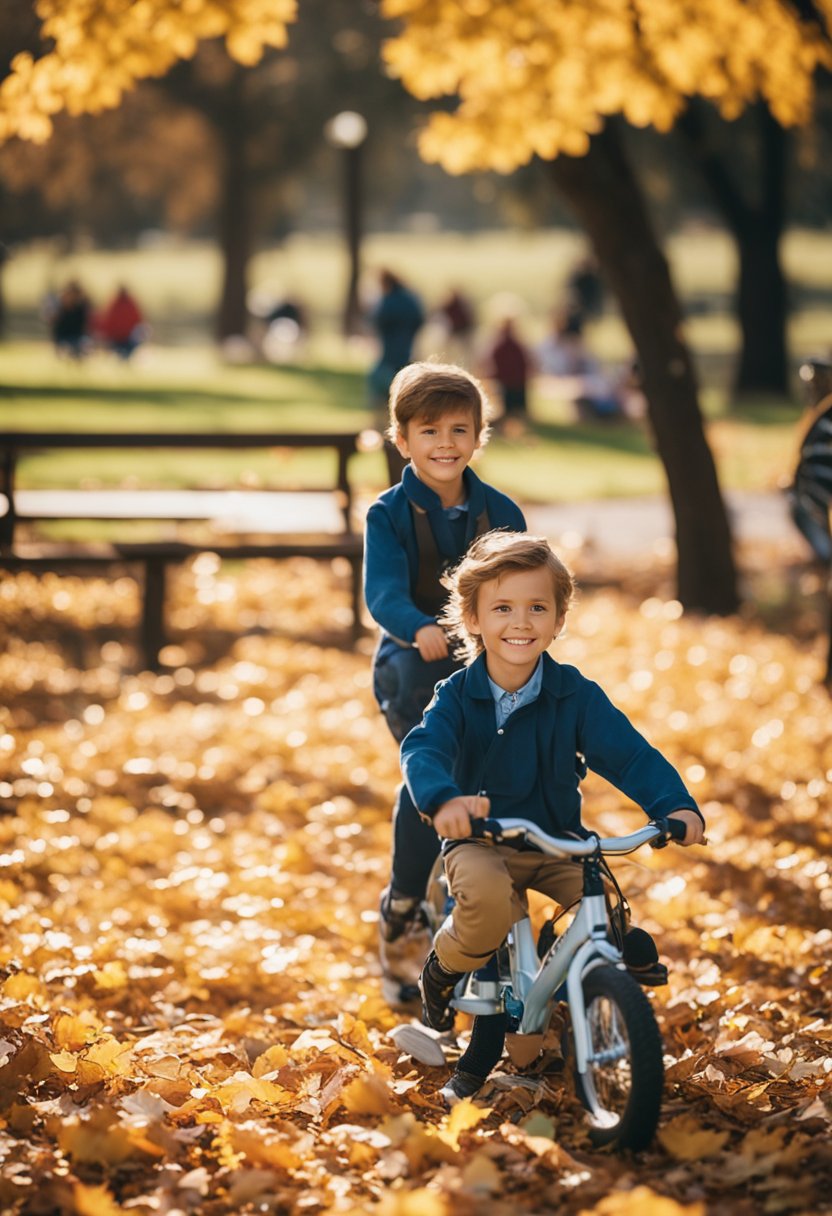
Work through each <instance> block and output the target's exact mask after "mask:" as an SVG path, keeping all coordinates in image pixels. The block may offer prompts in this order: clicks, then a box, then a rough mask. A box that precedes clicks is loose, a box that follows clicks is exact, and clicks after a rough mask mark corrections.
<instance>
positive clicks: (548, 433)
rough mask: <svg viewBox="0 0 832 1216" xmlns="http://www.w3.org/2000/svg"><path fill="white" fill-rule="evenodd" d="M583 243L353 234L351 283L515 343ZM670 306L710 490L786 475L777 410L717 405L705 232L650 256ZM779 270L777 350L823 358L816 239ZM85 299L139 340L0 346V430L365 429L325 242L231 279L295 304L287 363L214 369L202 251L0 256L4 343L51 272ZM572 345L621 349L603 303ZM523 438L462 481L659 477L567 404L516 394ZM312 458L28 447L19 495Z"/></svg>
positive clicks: (34, 304) (31, 324) (790, 443)
mask: <svg viewBox="0 0 832 1216" xmlns="http://www.w3.org/2000/svg"><path fill="white" fill-rule="evenodd" d="M583 248H584V244H583V240H582V238H581V236H580V235H579V234H577V233H574V232H567V231H554V230H553V231H547V232H534V233H524V232H517V231H508V232H491V233H487V232H486V233H476V234H471V235H463V234H459V233H422V234H419V233H407V234H404V233H403V234H392V235H386V236H371V237H368V239H367V241H366V244H365V248H364V254H365V257H364V261H365V266H366V267H367V268H368V280H369V279H370V278H371V275H370V274H369V272H370V271H371V270H372V269H373V268H377V267H379V266H381V265H385V264H387V265H391V266H394V267H395V268H397V269H398V270H399V271H400V272H401V273H402V274H403V275H404V276H405V277H406V278H408V279H409V280H410V281H411V282H412V283H413V285H414V286H415V287H416V288H417V289H419V290H420V291H421V292H422V294H423V296H424V299H425V302H426V304H427V305H428V307H431V306H434V305H435V304H436V303H437V301H438V299H439V297H440V295H441V294H442V293H443V292H444V291H445V290H446V289H447V288H448V287H449V286H452V285H462V286H464V288H465V290H466V291H467V292H468V293H469V294H470V295H471V297H472V299H473V301H474V302H475V304H476V307H477V310H478V316H479V320H480V323H481V326H482V330H483V332H486V331H487V330H488V329H489V327H490V326H491V325H492V324H493V322H494V320H495V319H496V318H497V317H498V316H499V315H500V313H501V310H503V309H504V308H506V307H507V306H510V305H511V306H513V307H515V308H516V309H517V311H518V313H519V317H520V321H519V325H520V328H521V332H522V334H523V336H524V337H525V338H526V339H527V340H528V341H530V342H534V341H535V340H537V339H539V338H540V337H542V335H543V333H544V332H545V329H546V327H547V325H548V318H549V315H550V313H551V310H552V308H553V307H554V306H555V305H556V303H557V302H558V301H559V300H560V299H561V298H562V293H563V289H564V284H565V280H566V277H567V274H568V272H569V270H570V268H571V267H572V266H573V265H574V263H575V261H576V259H577V257H578V256H579V255H580V253H581V252H582V250H583ZM667 252H668V258H669V260H670V264H671V268H672V272H673V275H674V278H675V281H676V283H677V287H678V290H679V293H680V296H681V298H682V301H683V303H684V304H686V305H687V306H688V314H689V315H688V320H687V321H686V334H687V337H688V340H689V342H690V345H691V349H692V351H693V353H694V357H695V359H696V362H697V365H698V369H699V374H700V380H701V383H702V385H703V389H702V398H701V399H702V405H703V410H704V413H705V415H706V418H707V426H708V435H709V440H710V442H711V446H712V448H713V451H714V454H715V457H716V460H717V465H718V470H719V473H720V478H721V481H722V484H723V487H725V488H731V489H769V488H772V487H774V486H776V485H777V484H778V482H779V481H781V480H783V479H784V478H786V477H788V476H789V475H790V473H791V471H792V464H793V461H794V450H795V434H796V424H797V418H798V415H799V409H798V407H797V406H795V405H792V404H790V403H789V402H786V401H782V402H776V401H775V402H771V401H768V402H766V401H760V402H755V403H751V404H744V405H743V406H742V407H741V408H739V407H738V408H733V409H732V408H731V402H730V394H729V391H728V387H727V386H728V385H729V384H730V378H731V374H732V367H733V362H734V359H735V355H736V349H737V344H738V340H739V335H738V330H737V325H736V321H735V318H734V317H733V315H732V312H731V293H732V291H733V290H734V283H735V277H736V261H735V254H734V249H733V246H732V244H731V242H730V241H729V240H728V239H727V237H726V236H725V235H724V234H723V233H720V232H718V231H713V230H702V231H696V232H693V231H688V232H686V233H682V234H680V235H677V236H673V237H671V238H670V239H669V241H668V243H667ZM784 261H785V265H786V268H787V272H788V274H789V278H790V283H791V285H792V288H793V291H794V297H795V300H796V301H797V304H798V308H797V311H795V313H794V314H793V317H792V319H791V328H790V340H791V345H792V353H793V355H794V356H795V357H800V356H804V355H806V354H808V353H810V352H812V351H817V350H822V349H824V348H828V346H829V341H830V333H832V324H830V321H831V320H832V317H830V311H832V308H830V307H827V304H826V299H825V297H824V292H828V290H829V287H828V285H829V283H830V282H832V236H828V235H827V234H825V233H814V232H792V233H789V235H788V237H787V239H786V241H785V243H784ZM73 275H75V276H78V277H80V278H81V279H82V281H83V282H84V283H85V284H86V285H87V287H88V289H89V291H90V292H91V294H92V296H93V299H94V301H96V302H97V303H100V302H102V301H103V299H104V298H106V296H107V295H108V294H109V293H110V292H111V291H112V289H113V288H114V286H115V285H116V284H117V283H118V282H120V281H125V282H127V283H128V284H129V285H130V286H131V288H133V289H134V290H135V291H136V293H137V295H138V297H139V299H140V300H141V302H142V305H143V306H144V308H145V309H146V311H147V314H148V316H149V318H150V320H151V323H152V326H153V342H152V343H151V344H150V345H149V346H148V347H147V348H145V349H143V350H142V351H141V352H140V355H139V357H138V358H137V359H136V360H135V361H134V362H132V363H130V364H128V365H127V366H124V365H121V364H119V363H117V362H115V361H113V360H111V359H109V358H108V357H106V356H104V355H101V354H97V355H95V356H94V357H92V358H90V359H89V360H87V361H86V362H85V363H83V364H81V365H80V366H75V365H71V364H68V363H66V362H62V361H59V360H58V359H56V358H55V356H54V354H53V353H52V351H51V349H50V347H49V346H48V345H47V344H46V343H45V341H42V340H40V341H34V340H29V339H27V338H20V339H14V340H11V341H8V342H6V343H5V344H3V345H0V384H2V385H3V386H4V387H3V388H2V389H0V392H2V396H0V429H15V428H18V429H43V430H48V429H57V430H61V429H68V430H96V429H101V430H118V429H123V430H124V431H125V432H131V431H141V430H164V429H165V428H169V429H171V430H190V429H193V430H208V431H211V432H213V433H222V432H224V431H245V430H257V431H262V430H269V429H273V430H275V431H283V430H314V429H322V430H324V429H326V430H330V429H335V430H360V429H362V428H364V427H366V426H367V425H368V424H370V423H371V422H372V419H371V417H370V413H369V411H368V409H367V398H366V389H365V376H366V369H367V367H368V366H369V364H370V362H371V359H372V357H373V353H374V346H373V343H372V341H371V339H370V337H369V335H367V336H365V337H364V338H363V339H362V338H359V339H357V340H355V341H351V342H350V343H347V342H345V341H344V340H343V339H342V338H341V337H340V335H339V332H338V315H339V310H340V307H341V303H342V301H343V294H344V285H345V277H346V262H345V257H344V249H343V242H342V241H341V240H340V238H338V237H337V235H326V234H323V235H308V234H307V235H297V236H294V237H291V238H290V239H288V240H287V241H285V242H284V243H283V244H282V245H281V246H280V247H279V248H276V249H271V250H266V251H263V252H262V253H260V254H259V255H258V256H257V257H256V258H255V260H254V263H253V266H252V275H251V285H252V286H253V287H259V288H268V289H270V290H272V291H273V292H274V294H275V295H278V294H280V293H281V292H288V293H293V294H298V295H299V296H300V297H301V298H302V299H303V300H304V302H305V303H306V304H307V305H308V308H309V311H310V315H311V319H312V332H311V336H310V340H309V343H308V345H307V347H306V349H305V351H304V352H303V357H302V361H301V360H299V361H298V363H296V364H293V365H291V366H273V365H267V364H260V363H253V364H247V365H236V364H234V365H232V364H229V363H227V362H223V360H222V359H221V358H220V357H219V356H218V354H217V353H216V351H215V350H214V349H213V348H212V347H211V345H210V342H209V335H210V329H211V312H212V309H213V307H214V302H215V300H216V298H217V293H218V290H219V281H220V262H219V256H218V253H217V251H216V249H215V248H213V247H211V246H208V245H205V244H197V243H188V244H183V245H174V244H170V245H168V246H167V247H164V248H149V249H143V250H139V251H129V252H125V251H120V252H113V251H106V250H95V251H87V252H83V253H78V254H73V255H66V254H64V253H61V254H59V253H57V252H56V247H55V246H54V245H50V244H49V243H44V244H42V245H39V246H33V247H31V248H29V249H26V250H21V251H16V252H15V256H14V257H13V258H12V259H11V260H10V262H9V264H8V266H7V268H6V271H5V275H4V284H5V293H6V301H7V308H8V313H9V318H10V329H11V332H12V334H15V333H18V334H24V333H28V334H29V335H32V334H38V333H43V330H44V327H43V323H42V322H41V321H39V320H38V317H37V311H38V306H39V303H40V301H41V300H42V299H43V296H44V294H45V293H46V292H47V291H48V290H49V289H50V288H54V287H55V286H57V285H59V284H61V283H63V282H64V281H66V279H68V278H69V277H71V276H73ZM588 341H589V344H590V347H591V349H593V350H594V351H595V352H596V353H597V354H598V356H599V357H600V358H601V359H602V360H603V361H605V362H606V363H607V364H609V365H616V364H617V365H619V366H620V365H622V364H623V363H624V362H625V361H626V360H627V359H628V358H629V356H630V345H629V340H628V337H627V334H626V331H625V329H624V326H623V324H622V322H621V320H620V318H619V317H618V315H617V314H616V312H615V310H614V308H610V309H608V310H607V311H606V312H605V313H604V315H603V316H602V317H601V318H600V319H599V320H598V321H596V322H594V323H593V324H592V325H591V326H590V328H589V330H588ZM437 342H438V336H437V331H436V328H435V326H430V325H428V326H427V327H426V329H425V331H423V334H422V335H420V346H419V348H418V354H419V355H420V356H424V355H428V354H430V353H433V352H439V353H441V351H440V348H439V347H438V346H437V345H436V343H437ZM531 414H532V419H533V425H532V427H531V428H530V431H529V434H528V435H527V436H525V437H524V438H522V439H520V440H518V441H515V442H507V441H505V440H503V439H501V438H499V437H496V438H494V439H493V440H492V442H491V443H490V444H489V446H488V447H487V449H486V450H485V451H484V452H483V453H482V454H481V456H480V458H479V462H478V468H479V470H480V472H481V473H482V475H483V476H484V477H485V478H486V479H488V480H490V481H493V482H494V483H495V484H497V485H498V486H501V487H502V488H504V489H505V490H506V491H507V492H508V493H510V494H512V495H514V496H515V497H517V498H518V499H520V500H521V501H523V502H528V503H531V502H552V501H558V500H562V499H579V498H595V497H609V496H616V495H632V494H649V493H659V492H663V491H664V488H665V485H664V473H663V470H662V467H661V464H660V462H659V461H658V460H657V459H656V457H655V455H654V453H653V451H652V447H651V443H650V438H649V435H648V433H647V431H646V429H645V428H644V427H643V426H642V425H641V424H638V423H623V424H614V425H607V426H603V425H597V426H586V425H580V424H577V423H576V422H575V420H574V418H573V416H572V415H571V413H570V410H569V408H568V406H566V405H565V404H564V403H562V402H559V401H557V400H553V399H552V398H551V397H550V396H548V395H547V390H546V388H545V386H541V385H536V386H535V388H534V390H533V392H532V396H531ZM329 459H330V457H329V456H328V454H326V453H314V452H313V453H291V452H280V451H256V452H250V453H234V452H223V451H216V452H194V453H180V452H177V453H170V452H164V451H161V452H160V451H146V452H139V451H134V452H129V451H128V452H117V451H92V452H86V453H85V452H64V453H49V452H45V453H42V454H32V455H30V456H27V457H26V458H25V459H24V460H23V461H22V462H21V468H20V484H21V485H30V486H55V487H57V486H63V485H67V486H69V485H75V484H79V483H85V484H102V485H134V484H147V485H158V486H172V487H175V486H180V485H200V486H215V485H228V486H240V485H250V486H257V485H283V486H288V485H314V484H327V483H328V482H329V481H330V479H331V476H332V466H331V465H330V464H328V463H327V461H328V460H329ZM384 472H385V469H384V462H383V460H382V458H381V456H380V455H379V454H378V453H368V454H362V455H361V456H360V457H358V458H357V460H356V461H355V464H354V467H353V476H354V480H355V482H356V484H357V485H358V486H359V488H361V489H363V490H364V491H366V492H367V493H369V494H372V493H376V492H377V491H378V490H379V489H380V488H382V486H383V485H384Z"/></svg>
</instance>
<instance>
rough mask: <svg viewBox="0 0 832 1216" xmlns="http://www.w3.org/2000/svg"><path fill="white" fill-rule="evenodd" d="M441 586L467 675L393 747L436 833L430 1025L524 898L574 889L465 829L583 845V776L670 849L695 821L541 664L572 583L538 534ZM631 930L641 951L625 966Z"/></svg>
mask: <svg viewBox="0 0 832 1216" xmlns="http://www.w3.org/2000/svg"><path fill="white" fill-rule="evenodd" d="M448 582H449V584H450V591H451V595H450V601H449V605H448V608H447V609H446V612H445V614H444V616H443V617H442V618H441V620H442V622H443V624H444V625H445V627H446V628H447V629H448V630H449V633H450V635H451V636H452V637H456V638H457V639H459V641H460V642H461V643H462V645H463V647H464V652H465V654H466V657H467V658H468V660H469V662H468V666H466V667H464V668H463V669H462V670H460V671H457V672H456V673H455V674H454V675H452V676H451V677H450V678H449V679H447V680H446V681H444V682H443V683H442V684H440V685H439V686H438V687H437V689H436V692H435V695H434V698H433V701H432V702H431V704H430V705H429V706H428V708H427V710H426V711H425V714H424V717H423V719H422V721H421V723H420V724H419V725H418V726H416V727H414V729H413V730H411V731H410V733H409V734H408V735H407V737H406V738H405V740H404V742H403V743H402V748H401V758H402V769H403V772H404V777H405V781H406V783H407V788H408V789H409V791H410V794H411V797H412V799H413V801H414V803H415V805H416V807H417V808H418V810H419V813H420V814H421V815H422V816H424V817H425V819H426V820H427V821H428V822H432V823H433V826H434V828H435V830H436V832H437V833H438V835H439V836H442V837H444V838H445V845H444V846H443V847H444V851H445V854H446V856H445V870H446V874H447V877H448V882H449V886H450V890H451V894H452V895H453V897H454V899H455V901H456V902H455V906H454V909H453V912H452V915H451V916H450V917H449V918H448V919H447V920H446V921H445V923H444V925H443V926H442V928H441V929H440V930H439V932H438V934H437V935H436V938H435V941H434V949H433V951H432V952H431V954H430V955H429V956H428V959H427V962H426V963H425V966H424V968H423V970H422V975H421V980H420V986H421V990H422V1016H423V1019H424V1021H425V1022H426V1023H427V1024H428V1025H429V1026H432V1027H433V1028H434V1029H435V1030H448V1029H450V1028H451V1026H452V1025H453V1011H452V1010H451V1009H450V1008H449V1000H450V998H451V995H452V994H453V990H454V987H455V985H456V984H457V982H458V981H459V980H460V979H461V978H462V976H463V975H464V974H465V973H467V972H469V971H476V970H477V969H478V968H480V967H483V966H485V965H486V964H487V962H488V961H489V959H490V958H491V956H492V955H493V953H494V951H495V950H496V949H497V948H498V947H499V946H500V944H501V942H502V941H503V940H504V938H505V936H506V934H507V933H508V930H509V929H510V927H511V925H512V924H513V923H514V922H515V921H516V920H518V919H520V917H522V916H523V915H525V913H524V911H523V908H522V903H521V902H520V897H521V895H522V892H523V890H525V888H527V887H533V888H534V889H535V890H538V891H541V892H543V894H545V895H548V896H549V897H550V898H552V899H554V900H555V901H556V902H557V903H558V904H560V905H562V906H564V907H567V906H569V905H570V904H571V903H572V902H573V901H574V900H576V899H578V898H580V895H581V890H582V871H581V868H580V866H579V865H576V864H575V863H574V862H573V861H571V860H560V859H555V858H550V857H546V856H545V855H544V854H542V853H538V852H535V851H527V852H522V851H520V852H518V851H517V850H515V849H513V848H511V847H509V846H508V845H499V844H493V843H490V842H485V841H482V840H469V839H467V838H468V837H470V834H471V819H472V818H481V817H484V816H487V815H490V816H492V817H493V818H496V819H500V818H502V817H506V816H507V817H514V818H523V819H529V820H531V821H532V822H533V823H536V824H538V825H539V826H540V827H542V828H543V830H544V831H545V832H547V833H550V834H555V835H557V834H563V833H564V832H578V833H581V834H583V828H582V826H581V792H580V783H581V778H582V777H583V776H585V775H586V772H587V769H588V768H589V769H592V770H593V772H596V773H599V774H600V775H601V776H602V777H605V778H606V779H607V780H608V781H610V782H611V783H612V784H613V785H615V786H616V787H617V788H618V789H620V790H621V791H622V792H623V793H624V794H626V795H627V797H629V798H631V799H633V801H634V802H637V803H638V804H639V806H641V807H642V809H643V810H644V811H645V812H646V813H647V815H648V816H649V817H650V818H651V819H653V818H663V819H666V818H668V817H670V818H677V819H681V820H682V821H683V822H684V823H685V826H686V834H685V839H684V841H683V843H684V844H695V843H698V842H699V841H701V840H702V838H703V832H704V820H703V818H702V815H701V813H700V811H699V809H698V808H697V805H696V803H695V801H694V800H693V798H692V797H691V795H690V794H689V793H688V791H687V790H686V789H685V786H684V784H683V783H682V780H681V778H680V776H679V774H678V773H677V772H676V770H675V769H674V768H673V767H672V765H671V764H669V763H668V761H667V760H665V759H664V757H663V756H662V755H661V754H660V753H659V752H658V751H656V749H655V748H654V747H651V745H650V744H649V743H648V742H647V740H646V739H645V738H644V737H643V736H642V735H641V734H639V732H638V731H637V730H636V729H635V727H634V726H632V725H631V723H630V722H629V720H628V719H627V718H626V717H625V715H624V714H623V713H621V711H620V710H618V709H616V708H615V706H614V705H613V704H612V702H611V701H610V700H609V698H608V697H607V695H606V694H605V693H604V692H603V691H602V689H601V688H600V687H599V686H598V685H597V684H596V683H594V682H593V681H592V680H588V679H587V678H586V677H585V676H583V675H581V673H580V672H579V671H578V670H577V668H575V667H571V666H567V665H565V664H560V663H557V662H556V661H555V660H554V659H553V658H551V656H550V655H548V654H547V653H546V651H547V649H548V647H549V646H550V645H551V644H552V642H553V641H554V640H555V638H556V637H557V636H558V634H559V633H560V631H561V629H562V628H563V625H564V621H565V619H566V613H567V610H568V608H569V604H570V601H571V599H572V595H573V591H574V583H573V579H572V575H571V574H570V572H569V571H568V570H567V568H566V567H565V566H564V565H563V563H562V562H561V561H560V560H559V559H558V558H557V557H556V555H555V554H554V553H553V552H552V550H551V548H550V547H549V544H548V542H547V541H546V540H545V539H543V538H542V537H535V536H528V535H521V536H518V535H511V534H506V533H500V532H490V533H487V534H485V535H483V536H480V537H478V538H477V540H475V541H474V543H473V544H472V545H471V548H470V549H469V551H468V554H467V556H466V557H465V558H464V559H463V561H462V562H460V564H459V566H458V567H457V568H456V570H455V571H454V573H453V574H452V575H451V576H450V578H449V580H448ZM631 934H635V935H636V936H635V938H633V939H632V941H633V942H634V943H637V949H638V954H639V955H640V957H639V958H638V959H635V958H633V959H632V960H631V958H630V957H628V938H631ZM644 939H646V940H647V942H648V943H649V946H650V948H651V949H652V951H653V959H654V960H655V962H656V963H657V962H658V953H657V952H655V945H654V943H653V942H652V939H650V938H649V935H648V934H646V933H644V931H643V930H640V929H639V930H630V932H628V933H627V934H625V937H624V961H625V963H627V964H628V965H630V964H631V961H632V963H633V964H634V966H633V970H634V971H637V970H640V969H642V967H643V962H644ZM653 959H651V960H649V961H650V962H652V961H653ZM635 964H638V965H635ZM637 978H638V977H637ZM487 1020H488V1019H487ZM472 1043H473V1040H472ZM492 1046H494V1047H495V1052H496V1054H494V1053H492V1057H491V1058H490V1059H489V1060H488V1061H487V1063H486V1064H485V1066H484V1067H483V1061H482V1051H480V1052H479V1059H478V1060H477V1059H476V1058H475V1057H474V1056H472V1055H471V1049H469V1052H467V1053H466V1055H465V1056H463V1057H462V1060H461V1061H460V1064H459V1066H458V1067H457V1071H456V1073H455V1074H454V1076H453V1077H452V1078H451V1081H450V1083H449V1086H448V1087H446V1091H447V1092H446V1091H443V1092H445V1093H446V1096H447V1097H448V1099H449V1100H450V1101H453V1100H456V1099H458V1098H460V1097H468V1096H470V1095H471V1094H473V1093H475V1092H476V1091H477V1090H478V1089H479V1088H480V1086H481V1085H482V1084H483V1082H484V1080H485V1077H486V1076H487V1075H488V1072H489V1071H490V1069H491V1067H492V1066H493V1064H494V1063H496V1060H497V1059H498V1058H499V1054H500V1051H501V1049H502V1038H500V1039H499V1040H498V1041H497V1043H496V1045H492ZM475 1055H476V1053H475ZM466 1057H468V1058H466ZM472 1063H473V1066H472ZM477 1064H479V1067H477Z"/></svg>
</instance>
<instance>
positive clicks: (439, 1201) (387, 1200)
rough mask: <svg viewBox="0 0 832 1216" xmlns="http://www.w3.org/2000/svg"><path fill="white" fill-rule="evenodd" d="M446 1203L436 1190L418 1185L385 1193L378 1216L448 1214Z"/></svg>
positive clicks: (433, 1215)
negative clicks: (417, 1187)
mask: <svg viewBox="0 0 832 1216" xmlns="http://www.w3.org/2000/svg"><path fill="white" fill-rule="evenodd" d="M448 1211H449V1209H448V1205H447V1204H446V1203H445V1200H444V1199H443V1198H442V1196H441V1195H437V1193H436V1191H429V1190H428V1189H427V1187H420V1188H419V1189H417V1190H415V1191H396V1192H394V1193H393V1194H392V1195H391V1194H388V1195H385V1197H384V1199H383V1200H382V1203H381V1206H380V1208H379V1216H448Z"/></svg>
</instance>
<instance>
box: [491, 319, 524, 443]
mask: <svg viewBox="0 0 832 1216" xmlns="http://www.w3.org/2000/svg"><path fill="white" fill-rule="evenodd" d="M532 370H533V360H532V356H531V354H530V352H529V350H528V349H527V348H526V347H525V346H524V345H523V343H522V342H521V341H520V339H519V338H518V336H517V334H516V332H515V329H514V322H513V321H512V320H511V318H510V317H507V318H506V319H505V320H504V321H503V322H502V324H501V325H500V328H499V330H498V332H497V336H496V338H495V339H494V341H493V342H492V343H491V345H490V346H489V348H488V349H487V350H486V352H485V369H484V373H485V375H486V376H488V377H489V378H490V379H492V380H494V381H495V383H496V384H497V385H499V388H500V393H501V395H502V398H503V417H502V419H501V423H502V425H503V427H505V426H506V424H508V428H509V429H511V428H512V424H513V426H514V427H515V428H517V427H518V423H519V424H520V426H519V428H518V429H521V430H522V424H523V423H525V421H526V412H527V402H526V387H527V385H528V382H529V379H530V377H531V374H532Z"/></svg>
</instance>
